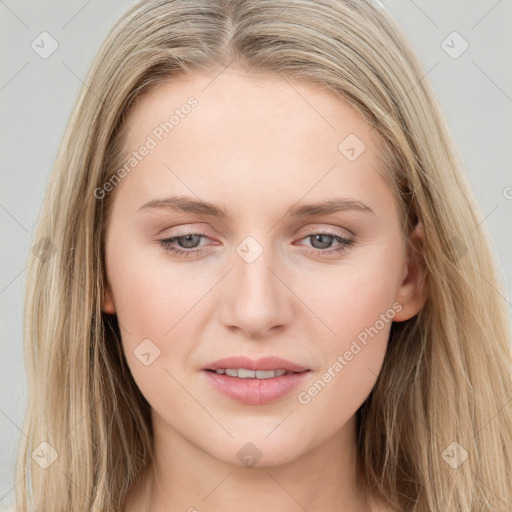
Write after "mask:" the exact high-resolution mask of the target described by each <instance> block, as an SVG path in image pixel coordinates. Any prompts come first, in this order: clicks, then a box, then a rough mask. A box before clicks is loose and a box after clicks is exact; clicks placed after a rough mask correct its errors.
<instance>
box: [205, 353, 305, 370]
mask: <svg viewBox="0 0 512 512" xmlns="http://www.w3.org/2000/svg"><path fill="white" fill-rule="evenodd" d="M226 368H232V369H237V368H245V369H246V370H253V371H269V370H286V371H287V372H295V373H298V372H303V371H306V370H308V369H309V368H306V367H304V366H302V365H300V364H298V363H294V362H292V361H289V360H287V359H283V358H281V357H276V356H266V357H262V358H260V359H251V358H249V357H247V356H230V357H225V358H223V359H218V360H217V361H214V362H212V363H210V364H208V365H206V366H205V367H204V368H202V369H203V370H213V371H215V370H218V369H223V370H225V369H226Z"/></svg>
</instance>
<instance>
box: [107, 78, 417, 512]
mask: <svg viewBox="0 0 512 512" xmlns="http://www.w3.org/2000/svg"><path fill="white" fill-rule="evenodd" d="M191 96H193V97H194V98H196V100H197V101H198V104H197V106H196V107H195V108H193V109H191V112H190V113H189V114H188V115H186V116H183V118H180V120H179V124H177V125H176V126H175V127H174V129H173V130H172V131H170V133H168V134H164V136H163V137H162V140H161V141H158V143H157V145H156V147H154V148H153V149H151V151H149V152H148V154H147V155H146V156H144V158H142V159H141V161H140V162H139V163H138V164H137V166H136V167H135V168H134V169H133V170H132V171H131V172H130V173H129V174H128V175H127V176H126V177H124V179H123V180H122V181H121V183H119V184H118V185H117V187H116V188H115V190H114V191H113V192H111V193H114V194H115V196H114V198H113V199H114V201H113V207H112V211H111V219H110V224H109V226H108V230H107V235H106V241H105V243H106V269H107V279H108V285H109V286H108V288H107V289H106V293H105V296H104V301H103V309H104V311H105V312H107V313H110V314H116V315H117V317H118V320H119V323H120V325H121V326H122V329H121V335H122V343H123V348H124V351H125V354H126V359H127V362H128V365H129V367H130V370H131V372H132V375H133V378H134V379H135V382H136V383H137V385H138V387H139V388H140V390H141V392H142V394H143V395H144V396H145V398H146V399H147V400H148V402H149V404H150V405H151V408H152V423H153V431H154V452H155V464H154V465H153V466H151V467H150V468H149V469H148V471H147V472H146V473H145V474H144V475H143V476H142V477H141V478H140V481H139V482H138V483H137V485H136V486H135V487H134V488H133V490H132V492H131V493H130V495H129V498H128V500H127V503H126V508H125V512H132V511H137V512H140V511H145V510H148V511H149V510H151V511H152V512H161V511H162V512H163V511H184V512H185V511H198V512H210V511H211V512H213V511H220V510H222V511H223V512H232V511H233V512H234V511H239V510H244V511H247V512H252V511H261V510H262V508H263V507H265V508H266V509H268V510H279V511H282V512H299V511H303V510H308V511H309V512H314V511H323V512H325V511H327V512H329V511H333V512H334V511H337V512H340V511H341V512H348V511H350V512H356V511H357V512H367V511H369V510H372V511H373V510H380V511H382V510H384V509H383V508H377V506H376V504H375V503H373V502H370V501H369V499H368V498H369V497H368V496H366V495H365V494H364V492H363V488H362V485H361V482H362V479H361V475H360V474H359V473H358V469H357V464H356V461H357V453H356V449H355V435H356V423H355V420H356V416H355V414H356V411H357V409H358V408H359V407H360V406H361V404H362V403H363V402H364V401H365V399H366V398H367V397H368V395H369V394H370V392H371V390H372V388H373V387H374V385H375V382H376V379H377V377H378V375H379V372H380V370H381V367H382V363H383V358H384V355H385V352H386V347H387V342H388V336H389V330H390V328H391V321H390V320H389V321H387V322H381V323H378V324H376V322H377V321H378V320H379V319H382V316H381V315H385V314H386V311H387V312H388V318H389V317H390V311H391V312H392V320H393V321H396V322H401V321H405V320H407V319H409V318H411V317H413V316H414V315H415V314H416V313H417V312H418V311H419V310H420V308H421V307H422V306H423V304H424V290H423V288H424V286H423V278H424V273H423V267H422V266H421V264H420V262H419V261H418V260H417V259H416V258H412V257H408V254H409V253H408V250H407V248H406V245H405V240H404V238H403V236H402V227H401V221H400V218H399V213H398V207H397V202H396V201H397V200H396V198H395V196H394V194H393V192H392V190H391V189H390V188H389V186H388V185H387V184H386V182H385V180H384V179H383V177H382V175H381V171H380V166H381V163H380V161H379V155H378V150H377V143H376V139H375V137H376V135H375V133H374V132H372V131H370V129H369V127H368V125H367V124H366V122H365V121H364V120H363V118H362V117H361V116H360V114H359V113H357V112H356V111H355V110H354V109H353V108H352V107H351V106H350V105H349V104H348V103H346V102H345V101H344V100H342V99H340V98H339V97H337V96H335V95H334V94H332V93H330V92H328V91H325V90H321V89H320V88H319V87H318V86H316V85H314V84H310V83H307V82H299V81H286V80H283V79H281V78H280V77H279V76H277V77H269V78H267V79H263V78H261V77H260V78H255V77H251V76H248V75H246V74H244V73H242V72H238V71H234V70H231V69H229V70H225V71H224V72H223V73H221V74H220V75H219V76H218V77H217V78H215V79H214V77H212V76H207V75H201V74H193V75H189V76H188V77H180V78H177V79H173V80H171V81H169V82H167V83H164V84H159V85H157V86H156V87H155V88H154V89H152V90H151V91H150V92H149V93H148V94H146V95H144V96H143V97H142V98H141V99H140V100H139V101H138V103H137V104H136V106H135V108H134V109H133V110H132V111H131V112H130V115H129V116H128V118H127V120H126V122H127V124H128V128H129V133H128V138H127V148H129V151H134V150H137V149H138V148H140V146H141V145H142V144H144V143H145V142H146V140H147V136H148V135H151V134H152V132H153V130H154V129H155V127H157V126H158V125H159V124H160V123H161V122H163V121H165V120H166V119H168V118H169V115H170V114H171V113H172V112H173V111H174V110H175V109H176V108H180V106H181V105H183V104H185V103H186V102H187V99H188V98H189V97H191ZM349 134H355V135H356V136H357V138H359V139H360V140H361V141H362V142H363V143H364V144H365V146H366V148H365V150H364V151H363V152H362V153H361V154H360V155H359V156H358V157H357V158H356V159H355V160H353V161H350V160H349V159H348V158H347V157H346V156H345V154H343V153H342V152H341V151H340V150H339V149H338V146H339V145H340V143H341V142H342V141H343V140H344V139H345V138H346V137H347V136H348V135H349ZM153 138H154V139H155V137H154V136H153ZM171 195H172V196H186V197H188V198H190V199H191V200H201V201H207V202H209V203H212V204H214V205H217V206H218V207H219V208H221V209H223V210H225V212H226V216H225V217H222V218H221V217H217V216H214V215H210V214H207V213H206V212H204V211H203V212H191V211H179V210H176V209H171V208H164V207H143V205H145V204H146V203H148V202H150V201H153V200H155V199H164V198H167V197H169V196H171ZM340 198H341V199H346V200H348V199H350V200H351V201H352V203H350V204H349V207H346V208H345V209H342V210H340V211H335V212H330V213H326V212H324V213H322V212H317V213H316V214H313V215H308V216H288V215H287V209H288V208H290V207H292V206H295V207H298V206H304V205H306V204H311V203H317V202H321V201H326V200H333V199H340ZM354 204H355V205H356V207H354ZM357 205H358V206H359V208H357ZM361 205H364V207H361ZM329 233H331V234H332V233H334V234H335V236H337V237H340V239H348V240H351V241H352V243H351V244H349V245H345V244H343V242H340V241H339V240H338V239H337V238H335V236H332V235H331V234H329ZM187 234H192V235H194V234H197V235H201V236H191V237H187V236H186V235H187ZM322 234H323V236H321V235H322ZM248 236H250V237H252V239H254V241H256V242H257V244H258V245H257V246H256V245H252V246H244V244H242V247H244V248H245V249H246V250H247V248H248V247H251V248H250V250H249V252H251V251H253V252H252V254H255V253H254V251H255V249H254V247H260V248H261V250H262V252H261V254H259V256H258V257H257V258H256V259H255V260H254V261H251V262H250V263H249V262H248V261H247V260H246V259H244V258H243V257H241V254H242V255H243V254H244V252H241V251H240V248H239V246H240V244H241V242H243V241H244V239H245V238H246V237H248ZM179 237H181V238H179ZM421 237H422V232H421V230H419V229H418V230H416V231H415V232H414V233H413V235H412V237H411V241H412V242H413V243H417V242H418V241H419V240H420V239H421ZM169 238H174V240H173V242H172V243H171V244H167V245H165V244H162V242H161V240H164V239H169ZM169 247H172V248H175V249H177V250H181V251H188V252H189V253H190V254H188V255H187V257H185V256H183V255H177V254H174V253H172V252H169V251H168V250H167V249H168V248H169ZM237 248H239V249H238V252H237ZM338 249H339V250H338ZM393 305H395V308H394V309H393ZM397 305H399V306H397ZM381 324H384V325H383V327H381ZM374 325H378V326H379V327H380V330H378V334H377V335H374V336H373V337H368V342H367V344H366V345H363V344H362V343H358V345H359V346H360V347H361V350H360V351H359V352H358V353H357V354H356V355H353V357H351V358H350V360H347V358H346V357H344V354H345V353H346V352H347V351H350V347H351V346H352V347H353V345H352V343H353V342H354V340H357V336H358V335H359V334H360V333H362V332H363V331H364V330H365V329H366V328H369V327H371V326H374ZM147 339H149V340H151V342H150V344H149V345H145V346H146V353H148V351H149V353H151V354H152V355H151V356H145V357H146V359H147V358H148V357H151V359H152V358H153V357H154V354H155V353H156V350H157V349H158V350H159V351H160V353H159V356H158V357H156V359H154V360H153V361H152V362H151V364H149V365H145V364H143V362H141V360H140V359H139V357H140V353H139V352H140V351H139V352H137V347H138V346H139V345H140V344H141V342H142V341H143V340H147ZM147 343H148V342H147V341H146V344H147ZM147 347H149V348H147ZM155 347H157V349H156V348H155ZM134 351H135V353H134ZM137 354H139V356H137ZM231 355H246V356H248V357H250V358H251V359H258V358H260V357H262V356H266V355H273V356H279V357H283V358H285V359H288V360H291V361H293V362H295V363H298V364H300V365H302V366H303V367H305V368H308V369H309V370H310V371H309V372H308V373H307V374H306V375H305V377H304V378H303V381H302V382H301V384H300V386H299V387H297V388H295V389H293V390H292V391H290V392H288V393H287V394H286V395H285V396H282V397H280V398H279V399H277V400H274V401H272V402H270V403H264V404H257V405H254V404H245V403H239V402H237V401H235V400H233V399H231V398H228V397H226V396H224V395H223V394H221V393H220V392H219V391H218V390H217V389H215V388H214V387H213V386H212V385H211V383H210V382H209V379H208V378H207V377H206V375H205V371H204V370H202V368H204V366H205V365H207V364H208V363H210V362H212V361H215V360H217V359H219V358H223V357H226V356H231ZM340 355H341V356H342V357H343V361H344V363H346V364H344V365H343V368H342V370H341V371H337V372H336V371H334V373H333V365H334V363H335V362H336V361H339V359H338V356H340ZM338 368H339V367H338ZM329 369H331V376H332V375H335V376H332V378H331V379H330V381H329V382H328V383H327V384H326V385H325V386H324V387H323V388H322V389H321V391H320V392H318V393H317V394H316V395H315V394H314V393H313V395H314V396H312V394H311V393H310V394H308V396H309V397H310V401H309V402H308V403H301V402H300V401H299V399H298V397H299V393H300V392H304V391H306V392H307V390H308V389H310V388H311V387H312V386H313V385H314V383H315V382H317V381H318V380H319V379H321V377H322V375H323V374H324V373H326V372H328V371H329ZM302 397H303V402H304V401H305V400H304V393H303V394H302ZM247 443H252V445H254V446H255V447H256V449H257V452H256V453H259V457H260V458H259V459H258V460H257V462H256V463H255V464H253V465H248V464H246V463H245V462H244V459H243V458H241V457H239V453H240V452H241V453H242V454H244V453H246V452H247V450H250V449H249V448H248V446H249V445H247ZM244 450H245V451H244Z"/></svg>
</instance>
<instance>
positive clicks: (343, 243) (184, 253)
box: [159, 231, 355, 258]
mask: <svg viewBox="0 0 512 512" xmlns="http://www.w3.org/2000/svg"><path fill="white" fill-rule="evenodd" d="M190 235H199V236H200V237H201V238H208V237H207V236H206V235H203V234H202V233H192V232H191V233H181V234H178V235H176V236H173V237H172V238H165V239H163V240H159V242H160V244H161V245H162V247H163V248H164V250H166V251H167V252H170V253H172V254H174V255H175V256H180V257H185V258H188V257H190V256H200V255H201V254H203V253H204V252H205V249H189V250H185V249H176V248H175V247H172V245H171V244H172V243H173V242H174V241H175V240H177V239H179V238H183V237H186V236H190ZM315 235H327V236H332V237H333V238H334V239H335V240H336V241H337V242H339V244H340V245H339V246H337V247H336V248H335V249H315V248H312V249H311V250H310V251H309V252H310V253H311V254H314V255H318V254H321V255H322V254H336V253H341V252H343V251H345V250H346V249H348V248H349V247H351V246H352V245H353V244H354V242H355V241H354V240H351V239H349V238H345V237H342V236H340V235H338V234H336V233H333V232H331V231H320V232H317V231H312V232H309V233H307V234H306V236H305V237H303V238H301V240H303V239H305V238H309V237H312V236H315Z"/></svg>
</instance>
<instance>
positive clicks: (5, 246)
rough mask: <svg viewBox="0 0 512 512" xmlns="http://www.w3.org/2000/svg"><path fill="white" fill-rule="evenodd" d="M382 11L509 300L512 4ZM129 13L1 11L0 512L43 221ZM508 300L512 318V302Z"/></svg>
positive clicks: (439, 3) (444, 0)
mask: <svg viewBox="0 0 512 512" xmlns="http://www.w3.org/2000/svg"><path fill="white" fill-rule="evenodd" d="M381 3H382V4H383V5H384V6H385V7H386V8H387V9H388V10H389V11H390V12H391V13H392V14H393V15H394V17H395V18H396V19H397V21H398V22H399V23H400V25H401V26H402V27H403V29H404V30H405V32H406V33H407V35H408V36H409V37H410V39H411V41H412V43H413V45H414V47H415V48H416V50H417V52H418V54H419V56H420V58H421V60H422V62H423V65H424V68H425V71H426V72H428V78H429V79H430V80H431V81H432V83H433V85H434V87H435V89H436V91H437V93H438V95H439V98H440V100H441V104H442V106H443V108H444V110H445V113H446V116H447V119H448V122H449V124H450V127H451V129H452V132H453V134H454V137H455V140H456V142H457V143H458V145H459V148H460V150H461V153H462V156H463V159H464V162H465V164H466V168H467V172H468V174H469V177H470V180H471V182H472V184H473V187H474V189H475V192H476V196H477V199H478V201H479V203H480V205H481V208H482V212H483V216H482V222H484V223H485V224H486V225H487V226H488V228H489V229H490V232H491V235H492V237H493V242H494V248H495V251H496V254H497V256H498V258H499V262H500V266H501V269H502V273H503V276H504V278H505V281H506V283H507V289H508V290H510V285H511V283H512V232H511V226H512V222H511V220H512V189H510V188H509V189H507V187H512V172H511V169H512V166H511V163H512V150H511V146H512V144H511V143H512V122H511V120H512V116H511V114H512V60H511V59H510V53H511V50H512V44H511V43H512V0H498V1H496V0H436V1H432V0H382V2H381ZM130 4H131V2H129V1H128V0H110V1H109V3H108V6H107V5H106V2H100V1H99V0H89V1H82V0H72V1H70V0H66V1H64V0H59V1H57V0H51V1H50V0H45V1H44V2H38V1H36V0H33V1H28V0H5V1H2V0H0V16H1V18H0V38H1V56H2V59H1V68H0V71H1V75H0V109H1V111H0V123H1V157H2V158H1V165H2V167H1V188H0V229H1V233H0V236H1V247H2V251H1V256H0V257H1V267H0V268H1V272H0V311H1V316H0V318H1V321H2V323H1V357H0V386H1V387H0V390H1V392H0V506H1V505H2V504H4V503H8V502H12V501H13V500H14V486H15V480H14V461H15V455H16V449H17V445H18V442H19V439H20V437H21V436H22V435H24V434H23V433H22V431H21V428H22V422H23V414H24V407H25V404H26V385H25V371H24V366H23V354H22V338H21V332H22V299H23V286H24V279H25V273H24V270H25V260H26V256H27V254H28V251H29V250H30V242H31V239H32V233H33V229H34V227H35V219H36V215H37V212H38V209H39V207H40V204H41V200H42V197H43V192H44V188H45V184H46V181H47V178H48V176H49V173H50V170H51V167H52V164H53V162H54V159H55V156H56V153H57V148H58V146H59V143H60V139H61V137H62V135H63V133H64V128H65V126H66V123H67V120H68V117H69V115H70V113H71V109H72V106H73V103H74V101H75V98H76V96H77V94H78V91H79V89H80V87H81V85H82V82H83V80H84V78H85V76H86V73H87V70H88V68H89V66H90V64H91V62H92V59H93V57H94V55H95V54H96V52H97V50H98V49H99V46H100V44H101V42H102V41H103V39H104V38H105V37H106V35H107V33H108V31H109V30H110V27H111V26H112V25H113V24H114V22H115V21H116V20H117V18H118V17H119V16H120V15H121V14H122V13H123V12H124V11H125V10H126V9H127V7H128V6H129V5H130ZM43 31H47V32H49V33H50V34H51V35H52V37H53V38H55V39H56V40H57V41H58V44H59V46H58V49H57V50H56V51H55V52H54V53H53V54H52V55H51V56H50V57H48V58H47V59H42V58H41V57H40V56H39V55H38V54H37V53H36V52H35V51H34V50H33V49H32V48H31V43H32V41H33V40H34V39H36V38H37V37H38V36H39V34H40V33H41V32H43ZM453 31H457V32H458V33H459V34H460V35H461V36H462V37H463V38H464V39H465V40H466V41H467V42H468V44H469V48H468V49H467V50H466V51H465V52H464V53H463V54H462V55H460V57H458V58H456V59H453V58H452V57H450V56H449V55H448V54H447V53H446V52H445V51H444V49H443V48H442V46H441V44H442V41H444V40H445V39H446V37H447V36H448V35H449V34H451V33H452V32H453ZM448 44H450V45H452V46H455V50H456V49H457V48H460V46H457V45H459V44H460V41H458V40H455V42H454V43H453V44H452V43H450V39H448ZM507 190H508V191H509V193H508V194H507ZM507 195H508V199H507V197H506V196H507ZM504 300H507V301H508V307H509V312H510V311H511V304H510V303H511V299H510V293H507V297H505V298H504Z"/></svg>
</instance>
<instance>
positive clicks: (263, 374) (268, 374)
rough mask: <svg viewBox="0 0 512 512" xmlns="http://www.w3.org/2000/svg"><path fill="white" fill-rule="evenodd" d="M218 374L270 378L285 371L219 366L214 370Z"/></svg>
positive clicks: (279, 375)
mask: <svg viewBox="0 0 512 512" xmlns="http://www.w3.org/2000/svg"><path fill="white" fill-rule="evenodd" d="M215 372H216V373H219V374H220V375H224V374H226V375H228V376H229V377H238V378H240V379H254V378H256V379H272V378H273V377H281V375H284V374H285V373H286V370H268V371H259V370H258V371H254V370H247V369H245V368H235V369H233V368H225V369H224V368H222V369H221V368H219V369H218V370H215Z"/></svg>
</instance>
